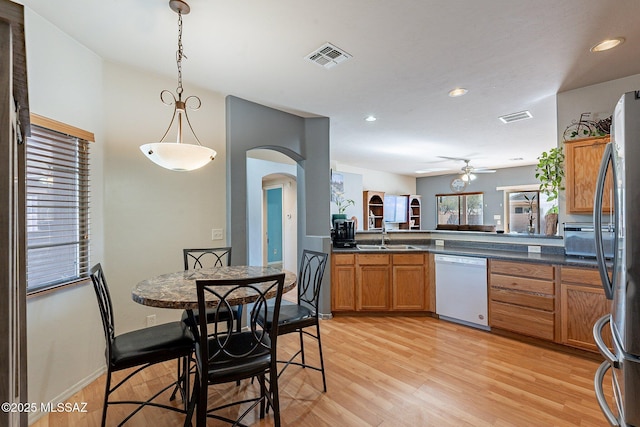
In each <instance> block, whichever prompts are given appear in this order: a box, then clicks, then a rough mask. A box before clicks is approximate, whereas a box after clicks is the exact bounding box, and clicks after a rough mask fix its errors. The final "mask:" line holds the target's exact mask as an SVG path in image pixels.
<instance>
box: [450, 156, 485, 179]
mask: <svg viewBox="0 0 640 427" xmlns="http://www.w3.org/2000/svg"><path fill="white" fill-rule="evenodd" d="M438 157H440V158H441V159H447V160H456V161H462V162H464V166H463V167H462V168H461V169H460V172H461V175H462V176H461V177H460V178H461V179H462V180H463V181H465V182H467V183H471V181H473V180H474V179H476V176H475V174H477V173H494V172H495V169H485V168H476V167H473V166H471V165H470V164H469V163H470V162H471V159H463V158H460V157H447V156H438Z"/></svg>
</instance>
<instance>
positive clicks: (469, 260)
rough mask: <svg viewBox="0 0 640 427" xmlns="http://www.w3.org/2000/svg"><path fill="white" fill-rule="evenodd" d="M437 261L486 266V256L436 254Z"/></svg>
mask: <svg viewBox="0 0 640 427" xmlns="http://www.w3.org/2000/svg"><path fill="white" fill-rule="evenodd" d="M435 261H436V263H437V264H464V265H468V266H472V267H473V266H478V267H486V266H487V259H486V258H476V257H466V256H457V255H442V254H436V256H435Z"/></svg>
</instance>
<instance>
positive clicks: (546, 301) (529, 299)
mask: <svg viewBox="0 0 640 427" xmlns="http://www.w3.org/2000/svg"><path fill="white" fill-rule="evenodd" d="M491 300H492V301H499V302H504V303H508V304H515V305H520V306H524V307H529V308H536V309H538V310H544V311H554V310H555V298H554V297H553V296H544V295H536V294H529V293H524V292H514V291H511V290H507V289H497V288H491Z"/></svg>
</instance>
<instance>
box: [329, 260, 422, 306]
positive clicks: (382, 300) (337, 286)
mask: <svg viewBox="0 0 640 427" xmlns="http://www.w3.org/2000/svg"><path fill="white" fill-rule="evenodd" d="M428 260H429V255H428V254H426V253H401V254H398V253H385V254H370V253H360V254H333V256H332V269H331V310H332V311H334V312H341V311H342V312H350V311H361V312H391V311H398V312H400V311H402V312H425V311H429V310H431V304H430V298H431V288H430V281H429V278H428V272H429V267H428Z"/></svg>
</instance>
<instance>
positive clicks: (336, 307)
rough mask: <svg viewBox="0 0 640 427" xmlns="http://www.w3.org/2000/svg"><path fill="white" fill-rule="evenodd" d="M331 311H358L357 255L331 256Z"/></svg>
mask: <svg viewBox="0 0 640 427" xmlns="http://www.w3.org/2000/svg"><path fill="white" fill-rule="evenodd" d="M331 309H332V310H333V311H355V309H356V255H355V254H333V255H332V256H331Z"/></svg>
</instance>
